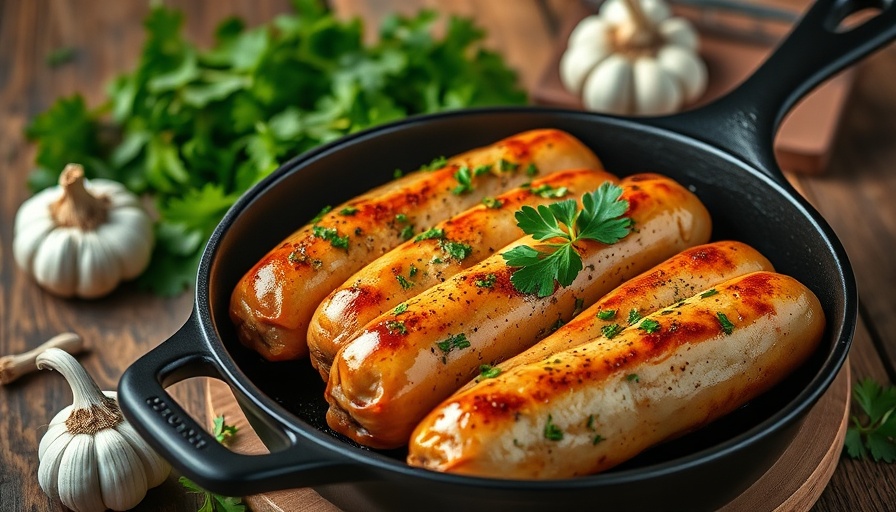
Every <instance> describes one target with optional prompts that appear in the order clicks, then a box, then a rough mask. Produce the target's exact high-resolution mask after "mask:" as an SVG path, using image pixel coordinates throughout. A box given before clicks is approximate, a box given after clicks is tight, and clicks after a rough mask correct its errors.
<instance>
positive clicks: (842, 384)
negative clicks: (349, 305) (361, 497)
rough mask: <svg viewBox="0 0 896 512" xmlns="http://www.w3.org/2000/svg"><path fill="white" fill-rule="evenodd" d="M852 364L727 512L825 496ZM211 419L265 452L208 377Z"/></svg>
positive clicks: (285, 497)
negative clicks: (220, 421) (222, 420)
mask: <svg viewBox="0 0 896 512" xmlns="http://www.w3.org/2000/svg"><path fill="white" fill-rule="evenodd" d="M850 381H851V379H850V372H849V364H848V362H847V364H845V365H844V366H843V370H841V372H840V374H839V375H838V376H837V378H836V379H835V380H834V382H833V384H831V387H830V388H829V389H828V391H827V393H825V395H824V396H823V397H822V398H821V400H819V402H818V403H817V404H816V405H815V407H813V408H812V410H811V411H810V412H809V415H808V417H807V418H806V421H804V422H803V425H802V426H801V427H800V430H799V432H798V433H797V437H796V439H795V440H794V442H793V443H792V444H791V445H790V447H788V448H787V450H786V451H785V452H784V454H783V455H781V458H780V459H779V460H778V462H777V463H775V465H774V466H773V467H772V468H771V469H770V470H769V471H768V472H767V473H766V474H765V475H763V477H762V478H760V479H759V481H757V482H756V483H755V484H754V485H753V486H752V487H750V488H749V489H747V491H745V492H744V493H743V494H742V495H740V496H739V497H738V498H737V499H736V500H734V501H733V502H731V503H730V504H728V505H727V506H725V507H724V508H722V511H724V512H741V511H743V512H752V511H755V510H775V511H780V512H784V511H786V512H791V511H794V512H796V511H808V510H809V509H810V508H812V505H813V504H814V503H815V502H816V501H817V500H818V497H819V496H821V493H822V491H824V488H825V486H826V485H827V483H828V481H829V480H830V478H831V475H832V474H833V473H834V469H835V468H836V467H837V462H838V461H839V460H840V454H841V452H842V450H843V438H844V436H845V435H846V427H847V420H848V418H849V396H850ZM205 392H206V398H207V406H208V410H207V414H208V415H209V418H213V417H215V416H221V415H224V417H225V418H226V420H227V423H228V424H230V425H236V426H237V427H239V434H238V435H236V436H235V437H234V438H233V439H232V440H231V443H230V445H229V446H230V448H231V449H232V450H234V451H236V452H239V453H246V454H261V453H267V451H268V450H267V449H266V448H265V446H264V445H263V444H262V442H261V440H260V439H259V438H258V436H257V435H255V432H254V431H253V430H252V427H250V426H249V423H248V420H246V416H245V415H244V414H243V411H242V410H241V409H240V407H239V405H238V404H237V402H236V399H234V397H233V394H232V393H231V392H230V388H229V387H228V386H227V384H225V383H224V382H222V381H219V380H215V379H207V381H206V390H205ZM244 501H245V502H246V503H247V504H248V505H249V506H250V507H251V508H252V510H253V511H255V512H341V511H340V509H339V508H338V507H336V506H335V505H333V504H332V503H330V502H328V501H326V500H324V499H323V498H321V497H320V495H319V494H317V493H316V492H314V490H312V489H289V490H285V491H276V492H268V493H264V494H258V495H254V496H247V497H246V498H245V499H244Z"/></svg>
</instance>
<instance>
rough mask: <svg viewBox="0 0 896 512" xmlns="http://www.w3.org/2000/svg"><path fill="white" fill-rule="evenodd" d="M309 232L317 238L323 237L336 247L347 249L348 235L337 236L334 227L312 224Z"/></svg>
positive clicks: (337, 233)
mask: <svg viewBox="0 0 896 512" xmlns="http://www.w3.org/2000/svg"><path fill="white" fill-rule="evenodd" d="M311 232H312V233H313V234H314V236H316V237H318V238H323V239H324V240H327V241H329V242H330V245H332V246H333V247H336V248H338V249H346V250H348V235H345V236H339V232H338V231H336V228H325V227H323V226H313V227H312V228H311Z"/></svg>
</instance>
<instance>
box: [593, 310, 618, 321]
mask: <svg viewBox="0 0 896 512" xmlns="http://www.w3.org/2000/svg"><path fill="white" fill-rule="evenodd" d="M616 311H617V310H615V309H601V310H600V311H598V312H597V318H599V319H601V320H612V319H614V318H616Z"/></svg>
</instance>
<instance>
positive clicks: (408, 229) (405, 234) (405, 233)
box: [398, 226, 414, 240]
mask: <svg viewBox="0 0 896 512" xmlns="http://www.w3.org/2000/svg"><path fill="white" fill-rule="evenodd" d="M398 235H399V236H400V237H401V239H402V240H410V239H411V238H412V237H413V236H414V226H405V227H403V228H401V232H400V233H399V234H398Z"/></svg>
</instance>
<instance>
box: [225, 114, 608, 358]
mask: <svg viewBox="0 0 896 512" xmlns="http://www.w3.org/2000/svg"><path fill="white" fill-rule="evenodd" d="M530 164H531V165H530ZM481 166H488V167H487V172H484V173H480V172H477V170H482V169H486V168H483V167H481ZM582 167H587V168H593V169H600V168H601V165H600V162H599V161H598V159H597V157H596V156H595V155H594V153H593V152H592V151H591V150H590V149H588V148H587V147H585V145H583V144H582V143H581V142H580V141H579V140H577V139H575V138H574V137H572V136H571V135H569V134H567V133H565V132H562V131H559V130H550V129H546V130H533V131H529V132H524V133H521V134H518V135H515V136H512V137H508V138H506V139H503V140H501V141H498V142H496V143H495V144H492V145H491V146H486V147H483V148H479V149H475V150H472V151H469V152H466V153H463V154H461V155H458V156H456V157H453V158H451V159H449V160H448V161H447V164H446V165H445V166H443V167H441V168H440V169H437V170H434V171H424V170H421V171H418V172H414V173H411V174H408V175H407V176H404V177H402V178H399V179H397V180H395V181H392V182H390V183H388V184H386V185H383V186H381V187H377V188H375V189H373V190H371V191H370V192H367V193H365V194H363V195H360V196H358V197H356V198H354V199H352V200H351V201H349V202H347V203H344V204H342V205H339V206H337V207H335V208H333V209H332V210H331V211H330V212H329V213H327V214H325V215H323V216H322V217H321V218H320V219H319V220H318V221H317V222H315V223H314V224H313V225H312V224H308V225H306V226H304V227H302V228H301V229H299V230H298V231H296V232H295V233H293V234H292V235H290V236H289V237H288V238H286V239H285V240H284V241H283V242H281V243H280V244H279V245H278V246H277V247H275V248H273V249H272V250H271V251H270V252H268V254H267V255H265V256H264V257H263V258H262V259H261V260H260V261H259V262H258V263H256V264H255V266H254V267H252V268H251V269H250V270H249V271H248V272H247V273H246V274H245V276H243V278H242V279H241V280H240V281H239V282H238V283H237V285H236V287H235V288H234V290H233V293H232V294H231V299H230V318H231V320H232V321H233V322H234V324H235V326H236V328H237V334H238V336H239V339H240V341H241V342H242V343H243V344H244V345H246V346H247V347H249V348H252V349H254V350H255V351H257V352H258V353H259V354H261V355H262V356H263V357H265V358H266V359H268V360H271V361H282V360H288V359H297V358H301V357H304V356H306V355H308V346H307V343H306V340H305V336H306V333H307V332H308V324H309V322H310V321H311V316H312V314H313V313H314V310H315V309H316V308H317V306H318V304H320V302H321V301H322V300H323V299H324V297H326V296H327V294H328V293H330V292H331V291H333V290H334V289H335V288H336V287H337V286H339V285H341V284H342V283H343V282H344V281H345V280H346V279H347V278H349V277H350V276H351V275H352V274H353V273H355V272H356V271H358V270H359V269H360V268H362V267H363V266H364V265H366V264H367V263H369V262H371V261H373V260H374V259H376V258H377V257H379V256H381V255H383V254H385V253H386V252H387V251H388V250H389V249H391V248H393V247H395V246H396V245H398V244H400V243H401V242H402V241H403V240H404V239H405V237H406V236H407V234H409V233H418V232H420V231H421V230H422V228H424V227H426V226H432V225H433V224H435V223H436V222H439V221H442V220H444V219H446V218H448V217H450V216H452V215H455V214H457V213H460V212H462V211H464V210H466V209H468V208H470V207H472V206H473V205H476V204H478V203H480V202H481V201H482V199H483V197H486V196H494V195H496V194H498V193H501V192H503V191H505V190H508V189H510V188H513V187H517V186H519V185H521V184H522V183H524V182H527V181H530V180H531V179H532V177H531V176H530V174H533V173H538V174H542V175H546V174H550V173H553V172H556V171H559V170H563V169H570V168H582ZM464 169H465V170H464ZM464 173H466V175H467V176H469V177H470V180H469V181H470V183H469V186H467V187H464V186H463V184H462V181H466V180H465V179H464V176H462V175H463V174H464Z"/></svg>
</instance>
